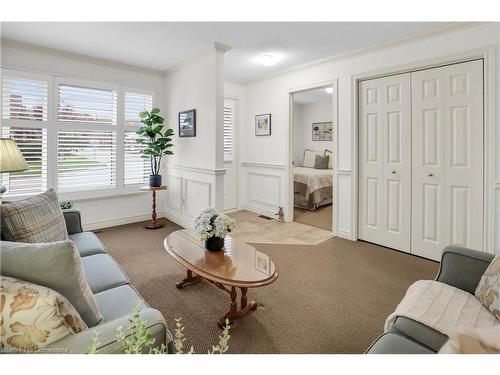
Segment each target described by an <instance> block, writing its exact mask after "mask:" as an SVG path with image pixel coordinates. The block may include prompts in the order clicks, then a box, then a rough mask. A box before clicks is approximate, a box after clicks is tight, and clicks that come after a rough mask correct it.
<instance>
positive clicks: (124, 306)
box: [94, 285, 148, 321]
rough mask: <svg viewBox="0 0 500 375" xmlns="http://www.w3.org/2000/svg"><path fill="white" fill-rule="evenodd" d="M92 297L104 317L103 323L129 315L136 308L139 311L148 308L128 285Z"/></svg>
mask: <svg viewBox="0 0 500 375" xmlns="http://www.w3.org/2000/svg"><path fill="white" fill-rule="evenodd" d="M94 297H95V299H96V302H97V306H98V307H99V311H100V312H101V314H102V315H103V316H104V321H110V320H114V319H118V318H121V317H122V316H127V315H130V314H131V313H132V311H133V310H134V308H136V307H137V306H138V307H139V310H142V309H145V308H147V307H148V306H147V305H146V303H145V302H144V301H143V299H142V298H141V296H140V295H139V293H137V291H136V290H135V289H134V288H133V287H132V286H130V285H122V286H119V287H117V288H113V289H108V290H105V291H104V292H100V293H97V294H95V295H94Z"/></svg>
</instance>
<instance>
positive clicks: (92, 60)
mask: <svg viewBox="0 0 500 375" xmlns="http://www.w3.org/2000/svg"><path fill="white" fill-rule="evenodd" d="M0 45H1V46H2V47H3V46H6V47H11V48H18V49H24V50H31V51H35V52H38V53H41V54H45V55H50V56H53V57H56V58H67V59H71V60H76V61H79V62H84V63H89V64H95V65H100V66H105V67H108V68H116V69H122V70H128V71H131V72H134V73H142V74H149V75H155V76H158V77H162V76H163V72H162V71H161V70H156V69H149V68H144V67H140V66H137V65H129V64H124V63H119V62H116V61H112V60H107V59H101V58H98V57H91V56H87V55H81V54H78V53H73V52H67V51H63V50H59V49H54V48H49V47H43V46H40V45H36V44H30V43H24V42H19V41H17V40H13V39H7V38H1V40H0Z"/></svg>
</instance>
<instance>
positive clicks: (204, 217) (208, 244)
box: [194, 207, 235, 251]
mask: <svg viewBox="0 0 500 375" xmlns="http://www.w3.org/2000/svg"><path fill="white" fill-rule="evenodd" d="M234 227H235V222H234V220H233V219H231V218H230V217H229V216H227V215H220V214H219V213H218V212H217V210H216V209H215V208H211V207H210V208H207V209H206V210H204V211H203V212H202V213H201V214H200V215H199V216H198V217H197V218H196V219H194V231H195V234H196V236H197V237H198V239H199V240H200V241H205V249H207V250H210V251H219V250H221V249H222V248H223V247H224V237H225V236H226V234H228V233H229V232H231V230H233V229H234Z"/></svg>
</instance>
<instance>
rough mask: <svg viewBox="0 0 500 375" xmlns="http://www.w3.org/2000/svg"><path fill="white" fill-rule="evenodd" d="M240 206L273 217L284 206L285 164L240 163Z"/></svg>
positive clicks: (285, 197) (285, 196)
mask: <svg viewBox="0 0 500 375" xmlns="http://www.w3.org/2000/svg"><path fill="white" fill-rule="evenodd" d="M240 178H241V181H240V196H239V199H240V204H239V205H240V208H244V209H248V210H251V211H255V212H258V213H262V214H265V215H268V216H271V217H273V216H274V214H275V213H276V212H278V207H279V206H283V207H285V208H286V199H287V195H286V194H287V193H286V191H285V189H286V180H285V178H286V174H285V166H284V165H279V164H268V163H249V162H242V163H241V164H240Z"/></svg>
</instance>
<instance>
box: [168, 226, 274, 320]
mask: <svg viewBox="0 0 500 375" xmlns="http://www.w3.org/2000/svg"><path fill="white" fill-rule="evenodd" d="M164 245H165V249H166V250H167V252H168V253H169V254H170V255H171V256H172V257H173V258H174V259H175V260H177V261H178V262H179V263H180V264H181V265H182V266H183V267H185V268H186V278H185V279H184V280H182V281H179V282H177V284H176V286H177V288H178V289H182V288H185V287H187V286H189V285H193V284H196V283H198V282H200V281H201V280H203V279H204V280H207V281H209V282H210V283H212V284H214V285H215V286H216V287H218V288H219V289H221V290H223V291H225V292H226V293H228V294H229V297H230V305H229V311H228V312H227V313H226V314H225V315H224V316H222V317H221V318H220V319H219V320H217V325H218V326H219V328H223V327H224V325H225V321H226V319H228V320H229V321H230V322H232V321H234V320H235V319H238V318H241V317H243V316H245V315H246V314H248V313H249V312H250V311H251V310H255V309H256V308H257V303H256V302H255V301H248V297H247V292H248V289H249V288H257V287H261V286H265V285H268V284H271V283H273V282H274V281H275V280H276V279H277V278H278V270H277V269H276V267H275V266H274V263H273V262H272V260H271V259H270V258H269V257H268V256H267V255H266V254H264V253H262V252H260V251H258V250H257V249H256V248H254V247H253V246H251V245H249V244H247V243H245V242H240V241H238V240H236V239H234V238H232V237H230V236H226V238H225V246H224V249H222V250H220V251H217V252H213V251H208V250H206V249H205V248H204V244H203V242H201V241H198V239H196V238H195V237H194V235H193V233H192V232H191V231H189V230H187V229H182V230H178V231H175V232H172V233H171V234H169V235H168V236H167V238H166V239H165V242H164ZM238 289H239V290H240V303H239V304H240V307H239V308H238Z"/></svg>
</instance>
